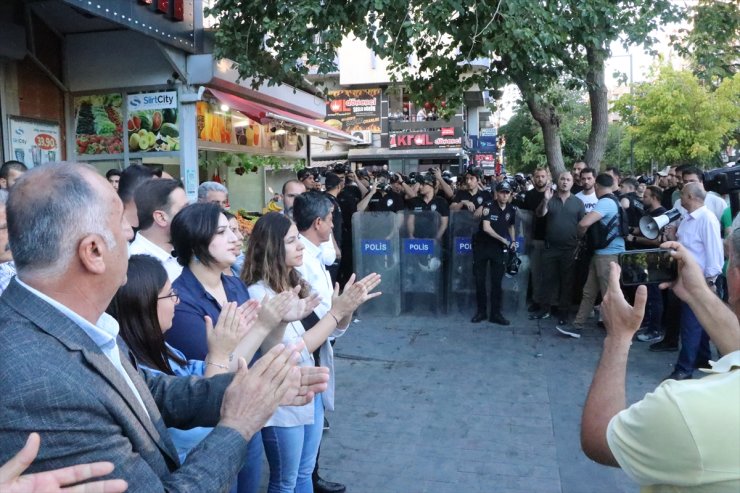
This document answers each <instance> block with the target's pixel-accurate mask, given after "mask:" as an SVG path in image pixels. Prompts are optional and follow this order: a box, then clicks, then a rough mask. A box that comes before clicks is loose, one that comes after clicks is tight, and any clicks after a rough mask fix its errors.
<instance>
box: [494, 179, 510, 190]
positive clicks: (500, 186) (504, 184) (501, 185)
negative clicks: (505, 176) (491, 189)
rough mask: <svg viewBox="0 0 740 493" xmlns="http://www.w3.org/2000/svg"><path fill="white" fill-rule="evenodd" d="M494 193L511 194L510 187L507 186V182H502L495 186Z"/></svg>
mask: <svg viewBox="0 0 740 493" xmlns="http://www.w3.org/2000/svg"><path fill="white" fill-rule="evenodd" d="M496 191H497V192H504V191H506V192H511V185H509V182H508V181H502V182H501V183H499V184H497V185H496Z"/></svg>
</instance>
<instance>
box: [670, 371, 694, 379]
mask: <svg viewBox="0 0 740 493" xmlns="http://www.w3.org/2000/svg"><path fill="white" fill-rule="evenodd" d="M691 378H692V377H691V373H688V372H685V371H681V370H673V373H671V374H670V375H668V376H667V377H665V378H664V379H663V381H666V380H691Z"/></svg>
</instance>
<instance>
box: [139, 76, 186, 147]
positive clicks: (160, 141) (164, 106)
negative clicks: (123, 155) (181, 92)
mask: <svg viewBox="0 0 740 493" xmlns="http://www.w3.org/2000/svg"><path fill="white" fill-rule="evenodd" d="M126 109H127V110H128V122H126V127H127V130H128V134H127V138H128V150H129V152H169V151H177V150H179V149H180V131H179V130H178V126H177V92H176V91H162V92H147V93H141V94H129V95H127V96H126Z"/></svg>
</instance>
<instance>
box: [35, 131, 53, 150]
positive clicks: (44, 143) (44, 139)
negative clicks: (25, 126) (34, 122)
mask: <svg viewBox="0 0 740 493" xmlns="http://www.w3.org/2000/svg"><path fill="white" fill-rule="evenodd" d="M33 141H34V143H35V144H36V145H37V146H39V147H40V148H41V149H43V150H45V151H50V150H52V149H54V150H56V148H57V139H55V138H54V137H52V136H51V135H49V134H38V135H37V136H36V137H34V139H33Z"/></svg>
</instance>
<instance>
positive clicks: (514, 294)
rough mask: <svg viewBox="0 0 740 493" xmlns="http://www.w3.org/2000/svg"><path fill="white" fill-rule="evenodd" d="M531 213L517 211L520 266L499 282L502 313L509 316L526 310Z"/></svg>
mask: <svg viewBox="0 0 740 493" xmlns="http://www.w3.org/2000/svg"><path fill="white" fill-rule="evenodd" d="M532 219H533V216H532V211H525V210H522V209H517V211H516V223H515V226H514V227H515V234H516V239H517V242H518V243H519V247H518V248H517V254H518V255H519V260H521V264H520V265H519V270H518V272H517V273H516V274H512V273H509V272H507V273H506V274H505V275H504V278H503V280H502V281H501V290H502V291H503V300H502V305H503V311H504V313H505V314H506V315H507V316H509V315H511V316H512V317H513V316H516V315H517V314H519V313H520V312H522V313H525V312H526V308H527V289H528V288H529V255H528V253H529V251H530V250H528V248H530V249H531V246H529V245H528V243H531V242H528V241H527V238H531V237H532V235H531V231H532Z"/></svg>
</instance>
